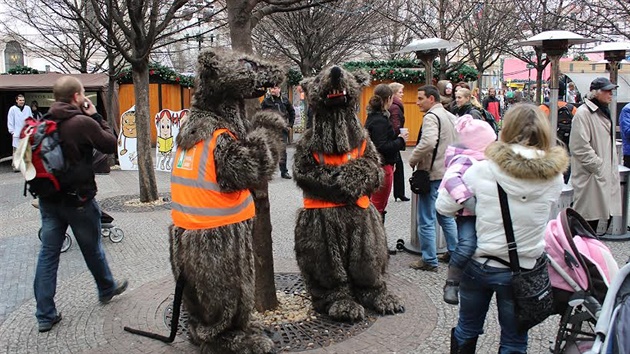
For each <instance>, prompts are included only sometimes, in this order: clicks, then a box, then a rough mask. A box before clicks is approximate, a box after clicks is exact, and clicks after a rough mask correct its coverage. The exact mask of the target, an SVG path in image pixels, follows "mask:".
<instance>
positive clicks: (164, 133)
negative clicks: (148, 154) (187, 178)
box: [155, 109, 189, 172]
mask: <svg viewBox="0 0 630 354" xmlns="http://www.w3.org/2000/svg"><path fill="white" fill-rule="evenodd" d="M188 114H189V110H187V109H184V110H181V111H171V110H170V109H163V110H161V111H160V112H158V114H156V115H155V127H156V128H157V139H156V140H157V141H156V156H155V169H156V170H157V171H165V172H171V169H172V166H173V158H174V157H175V151H176V150H177V144H176V139H177V134H179V125H180V123H181V121H182V119H184V118H185V117H186V115H188Z"/></svg>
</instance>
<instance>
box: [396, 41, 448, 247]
mask: <svg viewBox="0 0 630 354" xmlns="http://www.w3.org/2000/svg"><path fill="white" fill-rule="evenodd" d="M457 45H458V44H457V43H454V42H449V41H447V40H445V39H441V38H425V39H414V40H413V41H411V43H409V44H408V45H407V46H406V47H404V48H403V49H401V50H400V51H398V52H396V53H393V54H399V53H411V52H415V53H416V57H417V58H418V59H419V60H420V61H422V63H423V64H424V81H425V84H427V85H431V84H432V83H433V61H434V60H435V58H437V56H438V55H439V54H440V50H446V49H451V48H454V47H456V46H457ZM417 207H418V195H417V194H415V193H412V194H411V245H408V246H407V248H408V249H411V250H413V251H415V252H420V240H419V239H418V234H417V233H416V229H417V220H416V215H417V213H416V211H417ZM435 230H436V231H437V235H436V246H437V251H438V252H444V251H445V250H446V242H445V239H444V236H442V235H441V233H440V232H439V230H440V225H438V223H437V221H436V223H435ZM398 241H399V243H398V244H397V248H398V247H399V246H400V247H402V245H403V244H404V242H402V244H401V243H400V241H402V240H398Z"/></svg>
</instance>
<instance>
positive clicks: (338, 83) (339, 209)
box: [293, 66, 404, 321]
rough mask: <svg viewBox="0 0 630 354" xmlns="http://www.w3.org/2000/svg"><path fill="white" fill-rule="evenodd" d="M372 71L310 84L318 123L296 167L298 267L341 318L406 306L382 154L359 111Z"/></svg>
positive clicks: (320, 305) (318, 302) (319, 302)
mask: <svg viewBox="0 0 630 354" xmlns="http://www.w3.org/2000/svg"><path fill="white" fill-rule="evenodd" d="M357 79H358V80H359V81H361V82H362V84H368V83H369V76H367V75H364V77H359V76H357V77H355V75H354V74H352V73H349V72H347V71H344V70H343V69H341V68H339V67H337V66H334V67H332V68H328V69H326V70H323V71H322V72H321V73H320V74H319V75H317V76H316V77H315V78H314V79H309V80H305V82H304V85H303V87H305V91H306V92H307V96H308V102H309V105H310V108H311V109H312V112H313V125H312V128H311V129H309V130H307V131H306V132H305V134H304V136H303V137H302V139H300V141H299V143H298V144H297V146H296V151H295V155H294V159H295V161H294V164H293V173H294V178H295V181H296V183H297V185H298V186H299V187H300V188H301V189H302V190H303V192H304V208H303V209H300V211H299V212H298V217H297V224H296V226H295V253H296V258H297V261H298V266H299V267H300V271H301V273H302V277H303V278H304V281H305V284H306V287H307V289H308V291H309V293H310V295H311V298H312V301H313V307H314V308H315V310H316V311H317V312H320V313H324V314H327V315H329V316H330V317H331V318H333V319H335V320H339V321H357V320H361V319H363V318H364V317H365V308H364V307H367V308H370V309H373V310H375V311H376V312H378V313H382V314H385V313H389V314H391V313H396V312H402V311H404V307H403V305H402V301H401V300H400V298H399V297H398V296H396V295H393V294H391V293H389V292H388V291H387V285H386V283H385V273H386V270H387V262H388V259H389V254H388V250H387V238H386V236H385V229H384V227H383V222H382V219H381V215H380V214H379V212H378V211H377V210H376V208H375V207H374V206H373V205H372V204H371V203H370V200H369V195H370V194H371V193H372V192H374V191H376V190H378V188H380V186H381V182H382V180H383V169H382V168H381V163H380V160H379V154H378V152H377V151H376V148H375V147H374V145H373V144H372V142H371V141H370V138H369V136H368V134H367V132H366V131H365V129H364V128H363V127H362V126H361V122H360V121H359V119H358V118H357V116H356V105H357V102H358V101H357V99H358V97H359V95H360V93H361V86H360V85H359V83H358V82H357Z"/></svg>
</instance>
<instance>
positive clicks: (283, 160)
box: [278, 130, 289, 173]
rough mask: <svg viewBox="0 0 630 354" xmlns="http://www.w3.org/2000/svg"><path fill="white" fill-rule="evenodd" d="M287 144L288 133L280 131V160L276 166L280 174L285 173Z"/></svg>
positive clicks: (286, 170)
mask: <svg viewBox="0 0 630 354" xmlns="http://www.w3.org/2000/svg"><path fill="white" fill-rule="evenodd" d="M288 144H289V132H288V131H285V130H283V131H282V151H280V160H279V161H278V166H279V167H280V173H287V172H289V170H288V169H287V145H288Z"/></svg>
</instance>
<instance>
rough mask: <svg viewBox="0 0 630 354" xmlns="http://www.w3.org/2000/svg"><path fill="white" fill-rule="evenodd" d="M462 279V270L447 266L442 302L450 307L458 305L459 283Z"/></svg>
mask: <svg viewBox="0 0 630 354" xmlns="http://www.w3.org/2000/svg"><path fill="white" fill-rule="evenodd" d="M461 278H462V270H461V269H459V268H457V267H455V266H449V267H448V273H447V275H446V284H444V302H446V303H447V304H451V305H457V304H459V281H460V279H461Z"/></svg>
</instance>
